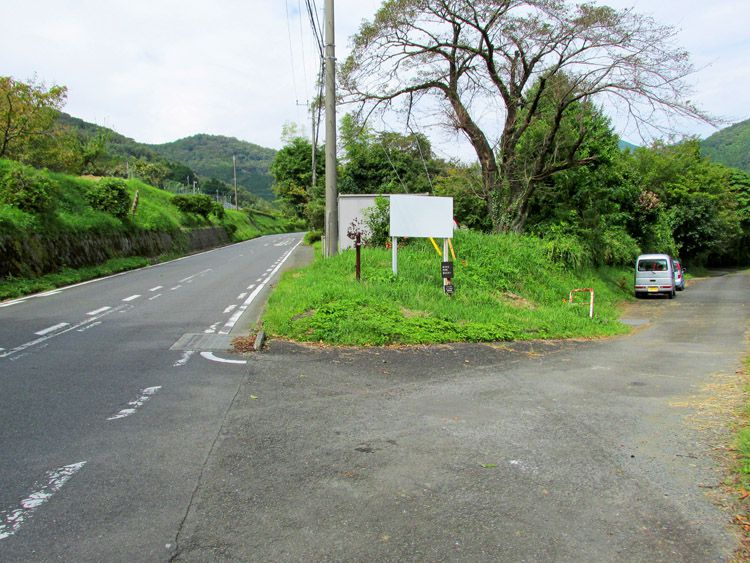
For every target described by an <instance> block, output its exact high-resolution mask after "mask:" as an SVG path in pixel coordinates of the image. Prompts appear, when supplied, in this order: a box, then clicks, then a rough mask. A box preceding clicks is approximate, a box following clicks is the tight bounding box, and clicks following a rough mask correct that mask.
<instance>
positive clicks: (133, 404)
mask: <svg viewBox="0 0 750 563" xmlns="http://www.w3.org/2000/svg"><path fill="white" fill-rule="evenodd" d="M159 389H161V385H158V386H156V387H146V388H145V389H144V390H143V391H141V395H140V397H138V398H137V399H136V400H135V401H130V402H129V403H128V405H129V408H127V409H122V410H121V411H120V412H118V413H117V414H114V415H112V416H110V417H109V418H108V419H107V420H118V419H120V418H125V417H126V416H130V415H131V414H133V413H134V412H135V411H136V410H138V408H139V407H141V406H143V404H144V403H145V402H146V401H148V400H149V399H150V398H151V397H153V396H154V394H155V393H156V392H157V391H158V390H159Z"/></svg>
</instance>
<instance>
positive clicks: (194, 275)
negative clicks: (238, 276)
mask: <svg viewBox="0 0 750 563" xmlns="http://www.w3.org/2000/svg"><path fill="white" fill-rule="evenodd" d="M212 270H213V269H212V268H208V269H206V270H203V271H202V272H198V273H197V274H193V275H192V276H188V277H186V278H183V279H181V280H180V283H185V282H188V281H192V280H193V279H194V278H197V277H198V276H202V275H204V274H207V273H208V272H210V271H212Z"/></svg>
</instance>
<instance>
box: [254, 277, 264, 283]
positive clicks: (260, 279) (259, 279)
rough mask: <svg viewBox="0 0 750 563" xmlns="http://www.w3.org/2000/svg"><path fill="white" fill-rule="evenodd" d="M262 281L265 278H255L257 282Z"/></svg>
mask: <svg viewBox="0 0 750 563" xmlns="http://www.w3.org/2000/svg"><path fill="white" fill-rule="evenodd" d="M262 281H263V278H258V279H257V280H255V283H260V282H262Z"/></svg>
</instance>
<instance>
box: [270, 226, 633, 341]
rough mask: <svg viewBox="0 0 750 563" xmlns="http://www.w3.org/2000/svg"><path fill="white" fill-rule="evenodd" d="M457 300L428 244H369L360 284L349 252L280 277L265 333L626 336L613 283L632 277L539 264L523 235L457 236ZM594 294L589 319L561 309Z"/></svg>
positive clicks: (308, 336)
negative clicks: (586, 292)
mask: <svg viewBox="0 0 750 563" xmlns="http://www.w3.org/2000/svg"><path fill="white" fill-rule="evenodd" d="M454 243H455V249H456V252H457V254H458V258H459V259H458V261H457V262H456V263H455V277H454V283H455V284H456V294H455V295H454V296H453V297H447V296H445V295H444V294H443V290H442V281H441V277H440V267H439V262H440V259H439V258H438V257H437V256H436V254H435V251H434V249H433V248H432V246H431V245H430V244H429V242H427V241H423V240H420V241H416V242H414V243H413V244H410V245H409V246H408V247H406V248H404V249H403V250H401V251H400V252H399V273H398V276H395V277H394V276H393V275H392V274H391V271H390V263H391V254H390V252H389V251H388V250H386V249H379V248H370V247H367V248H366V249H365V251H364V253H363V256H362V259H363V260H362V261H363V267H362V282H361V283H357V282H356V281H355V279H354V253H353V252H343V253H341V254H339V255H337V256H335V257H333V258H328V259H325V260H322V259H320V260H317V261H316V262H315V263H313V264H312V265H311V266H310V267H308V268H305V269H303V270H299V271H291V272H287V273H286V274H284V276H283V278H282V280H281V282H280V283H279V286H278V288H277V290H276V292H274V294H273V295H272V296H271V299H270V302H269V307H268V310H267V312H266V315H265V317H264V324H265V327H266V330H268V331H269V333H271V334H276V335H281V336H284V337H289V338H294V339H298V340H303V341H324V342H329V343H334V344H346V345H349V344H352V345H356V344H365V345H368V344H375V345H382V344H396V343H402V344H421V343H439V342H453V341H475V342H476V341H495V340H515V339H531V338H569V337H573V336H595V335H604V334H617V333H621V332H625V331H626V328H625V327H623V325H621V324H619V323H618V322H617V321H616V319H617V316H618V313H617V308H616V305H617V302H618V301H619V300H621V299H624V298H626V297H627V295H628V294H629V292H628V290H629V286H628V285H627V284H622V285H623V288H622V289H621V287H620V282H621V279H622V277H623V276H626V277H627V276H628V275H632V274H630V271H628V272H627V273H623V274H622V276H621V275H620V273H617V272H613V271H609V270H607V271H594V270H581V271H579V272H577V273H573V272H571V271H570V270H566V269H565V268H563V267H562V266H560V265H559V264H556V263H552V262H550V261H549V260H548V259H547V258H546V257H545V247H544V243H543V241H540V240H539V239H536V238H534V237H529V236H515V235H482V234H479V233H476V232H472V231H463V230H462V231H460V232H458V233H457V235H456V238H455V239H454ZM577 287H594V288H595V291H596V296H597V309H596V316H595V318H594V319H593V320H592V319H589V318H588V317H587V315H586V313H587V311H583V308H580V307H571V306H569V305H565V304H563V303H562V300H563V298H567V296H568V293H569V291H570V290H571V289H574V288H577Z"/></svg>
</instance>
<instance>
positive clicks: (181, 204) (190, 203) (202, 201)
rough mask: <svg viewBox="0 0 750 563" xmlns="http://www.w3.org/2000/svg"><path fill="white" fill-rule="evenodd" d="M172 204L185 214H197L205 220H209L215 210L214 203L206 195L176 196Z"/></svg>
mask: <svg viewBox="0 0 750 563" xmlns="http://www.w3.org/2000/svg"><path fill="white" fill-rule="evenodd" d="M172 203H173V204H174V205H175V207H177V209H179V210H180V211H182V212H183V213H195V214H196V215H200V216H201V217H203V218H208V215H209V213H211V211H212V210H213V203H214V202H213V201H212V200H211V198H210V197H209V196H207V195H205V194H196V195H176V196H174V197H173V198H172Z"/></svg>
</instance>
